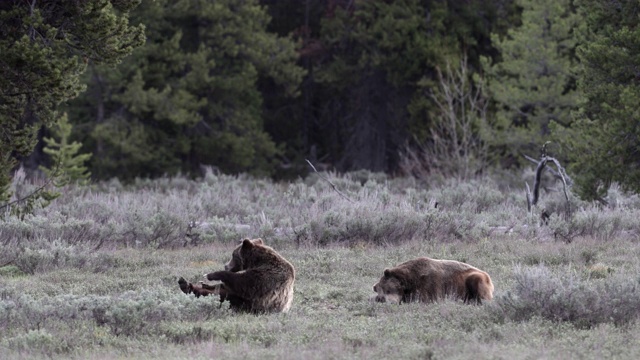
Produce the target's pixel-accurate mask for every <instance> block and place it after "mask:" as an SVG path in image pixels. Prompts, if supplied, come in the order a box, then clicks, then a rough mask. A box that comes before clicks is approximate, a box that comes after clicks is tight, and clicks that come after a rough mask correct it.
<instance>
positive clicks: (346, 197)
mask: <svg viewBox="0 0 640 360" xmlns="http://www.w3.org/2000/svg"><path fill="white" fill-rule="evenodd" d="M305 161H306V162H307V163H308V164H309V166H311V168H312V169H313V171H315V173H316V174H318V176H319V177H320V178H321V179H322V180H324V181H326V182H328V183H329V185H331V187H332V188H333V190H335V191H336V192H337V193H338V195H340V196H342V197H343V198H344V199H346V200H347V201H349V202H350V203H353V200H351V199H349V197H348V196H347V195H345V194H343V193H342V192H340V190H338V188H337V187H336V186H335V185H334V184H333V183H332V182H331V181H330V180H329V179H327V178H326V177H324V176H322V175H321V174H320V173H319V172H318V170H316V167H315V166H313V164H312V163H311V161H309V160H308V159H305Z"/></svg>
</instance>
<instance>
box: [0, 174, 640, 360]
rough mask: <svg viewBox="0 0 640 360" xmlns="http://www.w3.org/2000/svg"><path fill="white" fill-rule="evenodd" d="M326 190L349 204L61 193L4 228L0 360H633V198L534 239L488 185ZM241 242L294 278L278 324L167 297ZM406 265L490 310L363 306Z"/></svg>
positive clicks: (169, 192)
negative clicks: (467, 288) (465, 274)
mask: <svg viewBox="0 0 640 360" xmlns="http://www.w3.org/2000/svg"><path fill="white" fill-rule="evenodd" d="M359 175H360V176H362V174H359ZM356 180H357V181H356ZM332 181H333V182H334V183H335V184H336V185H337V186H339V188H340V190H341V191H342V192H344V193H346V194H347V195H348V196H349V197H350V198H351V199H352V202H349V201H348V200H346V199H344V198H342V197H340V196H339V195H337V193H336V192H335V191H333V190H332V189H331V188H330V187H329V186H327V184H326V183H324V182H314V181H313V180H312V179H308V180H307V182H302V181H299V182H296V183H293V184H275V183H271V182H267V181H262V180H252V179H248V178H242V177H240V178H234V177H214V176H209V177H207V178H206V179H204V181H200V182H197V181H189V180H186V179H181V178H175V179H160V180H157V181H140V182H138V183H137V184H135V185H134V186H129V187H122V186H121V185H119V184H115V185H114V184H113V183H112V184H100V185H98V186H97V187H94V188H93V189H91V190H88V189H75V188H69V189H68V191H67V194H66V195H65V196H64V197H63V198H62V199H60V201H56V202H54V204H52V205H51V206H49V207H48V208H46V209H43V210H40V211H39V212H38V213H36V214H35V215H34V216H31V217H28V218H27V219H25V220H24V221H18V220H16V219H13V218H7V219H5V220H4V221H3V222H0V264H6V265H4V266H2V267H0V358H2V359H20V358H24V359H37V358H77V359H86V358H92V359H119V358H136V359H178V358H184V359H187V358H188V359H193V358H196V359H199V358H202V359H210V358H222V357H233V358H247V359H254V358H255V359H258V358H278V359H280V358H283V359H299V358H304V359H332V358H334V359H349V358H357V359H360V358H403V359H469V358H478V359H496V358H497V359H539V358H562V359H585V358H593V359H607V358H611V359H636V358H640V343H638V341H637V339H638V338H639V337H640V323H639V322H638V318H640V293H639V292H640V246H638V237H639V234H640V232H639V228H640V225H639V224H638V222H637V219H638V218H640V216H639V215H640V210H639V208H640V206H639V204H640V202H639V201H637V198H636V197H635V196H628V195H624V196H623V195H620V194H618V195H617V198H616V199H617V206H616V207H615V208H609V209H599V208H596V207H594V206H591V205H590V204H583V203H579V202H577V200H576V204H577V205H578V207H577V208H576V212H575V216H574V217H573V218H572V219H570V220H563V219H561V218H559V217H557V218H556V219H554V220H553V221H554V224H555V225H554V226H555V227H552V226H551V225H550V226H549V227H540V226H539V224H538V219H537V218H536V217H535V216H533V215H529V214H527V212H526V209H524V207H525V203H524V201H523V192H522V191H520V190H519V189H515V190H511V189H509V188H507V187H502V186H498V185H497V184H496V183H494V182H491V181H482V182H472V183H467V184H455V183H451V184H447V185H443V186H442V187H438V188H433V189H421V188H419V187H418V186H417V185H416V184H413V183H411V181H410V180H407V179H393V180H392V179H388V180H385V179H380V177H379V175H378V176H377V177H375V180H370V181H369V182H365V183H364V184H362V182H361V179H351V178H350V177H349V175H346V176H343V177H335V176H333V177H332ZM555 195H556V194H554V195H548V196H549V201H551V200H554V201H555V200H556V199H554V198H552V196H555ZM543 196H545V194H543ZM558 196H560V195H558ZM433 199H435V200H437V201H438V202H439V204H440V205H439V207H438V210H434V209H431V208H430V207H429V204H430V203H431V202H432V200H433ZM544 199H545V198H544V197H543V200H544ZM192 221H195V222H198V224H196V226H191V227H190V226H189V223H190V222H192ZM556 230H563V231H567V234H568V233H569V232H570V233H571V234H572V236H573V238H572V239H571V242H570V243H567V242H566V241H565V238H563V237H558V236H557V235H556V236H555V237H554V234H553V233H554V231H556ZM188 232H190V235H191V237H187V236H185V234H187V233H188ZM194 235H196V236H194ZM243 236H251V237H258V236H261V237H263V238H264V239H265V241H266V242H267V244H269V245H271V246H273V247H275V248H276V249H277V250H278V251H279V252H280V253H281V254H282V255H283V256H285V257H286V258H287V259H289V260H290V261H291V262H292V263H293V264H294V266H295V267H296V271H297V278H296V285H295V295H294V303H293V306H292V309H291V311H290V312H289V313H287V314H276V315H259V316H255V315H248V314H234V313H232V312H230V311H229V309H228V307H227V305H226V304H224V305H222V306H220V304H219V303H218V301H217V300H216V299H213V298H199V299H196V298H195V297H193V296H188V295H185V294H183V293H182V292H180V290H179V288H178V285H177V279H178V277H180V276H183V277H185V278H186V279H188V280H190V281H199V280H200V278H201V276H202V274H203V273H205V272H209V271H212V270H216V269H220V268H222V266H223V264H224V262H226V261H227V260H228V258H229V256H230V253H231V250H232V248H233V247H234V246H235V242H236V241H237V240H239V239H241V238H242V237H243ZM194 239H196V240H195V241H194ZM417 256H430V257H434V258H446V259H454V260H460V261H465V262H468V263H470V264H472V265H474V266H476V267H479V268H480V269H483V270H485V271H487V272H488V273H489V274H490V275H491V277H492V279H493V282H494V285H495V288H496V291H495V294H494V295H495V299H494V301H492V302H490V303H487V304H484V305H481V306H468V305H464V304H462V303H460V302H456V301H451V300H450V301H444V302H441V303H437V304H430V305H425V304H405V305H400V306H398V305H395V306H394V305H388V304H377V303H373V302H371V301H370V298H371V297H372V296H373V295H374V293H373V290H372V286H373V284H374V283H375V282H376V281H377V280H378V278H379V277H380V276H381V275H382V271H383V269H384V268H385V267H389V266H392V265H395V264H398V263H400V262H402V261H405V260H408V259H411V258H414V257H417Z"/></svg>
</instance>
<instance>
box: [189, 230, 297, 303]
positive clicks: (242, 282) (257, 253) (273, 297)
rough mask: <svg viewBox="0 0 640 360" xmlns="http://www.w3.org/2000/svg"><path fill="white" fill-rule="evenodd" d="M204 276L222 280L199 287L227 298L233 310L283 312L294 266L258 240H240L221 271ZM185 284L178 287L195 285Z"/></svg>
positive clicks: (290, 298) (288, 300) (289, 297)
mask: <svg viewBox="0 0 640 360" xmlns="http://www.w3.org/2000/svg"><path fill="white" fill-rule="evenodd" d="M204 276H205V278H207V279H208V280H219V281H221V282H222V284H221V287H220V288H216V287H215V286H216V285H214V286H211V285H204V284H203V287H204V289H205V290H207V289H211V290H213V292H212V293H214V294H220V301H225V300H228V301H229V302H230V306H231V308H232V309H233V310H236V311H246V312H252V313H268V312H287V311H288V310H289V308H290V307H291V303H292V301H293V283H294V281H295V269H294V268H293V265H291V263H289V262H288V261H287V260H286V259H285V258H283V257H282V256H281V255H280V254H278V253H277V252H276V251H275V250H273V249H272V248H270V247H269V246H266V245H264V242H263V241H262V239H254V240H249V239H244V240H243V241H242V243H241V244H240V245H239V246H238V247H237V248H236V249H235V250H234V251H233V253H232V256H231V260H230V261H229V262H228V263H227V264H225V266H224V270H223V271H216V272H213V273H210V274H205V275H204ZM185 282H186V281H185ZM189 285H191V284H187V285H182V284H181V288H182V287H183V286H184V287H185V288H187V289H190V290H191V291H193V289H194V288H195V289H197V286H196V287H194V286H193V285H191V288H189ZM183 291H184V290H183ZM198 291H200V290H198ZM185 292H186V291H185ZM194 293H195V292H194ZM199 294H200V292H199V293H198V294H196V296H198V295H199Z"/></svg>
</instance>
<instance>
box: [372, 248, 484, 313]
mask: <svg viewBox="0 0 640 360" xmlns="http://www.w3.org/2000/svg"><path fill="white" fill-rule="evenodd" d="M373 291H375V292H376V293H377V296H376V298H375V299H376V301H378V302H395V303H405V302H412V301H421V302H434V301H438V300H442V299H444V298H445V297H454V298H457V299H461V300H463V301H464V302H465V303H474V304H480V303H481V302H482V301H483V300H491V299H492V298H493V283H492V282H491V278H490V277H489V274H487V273H486V272H484V271H482V270H480V269H477V268H475V267H473V266H471V265H469V264H465V263H462V262H459V261H454V260H436V259H430V258H427V257H421V258H417V259H414V260H409V261H407V262H404V263H402V264H400V265H398V266H396V267H393V268H390V269H385V270H384V275H383V276H382V278H380V281H378V283H377V284H375V285H374V286H373Z"/></svg>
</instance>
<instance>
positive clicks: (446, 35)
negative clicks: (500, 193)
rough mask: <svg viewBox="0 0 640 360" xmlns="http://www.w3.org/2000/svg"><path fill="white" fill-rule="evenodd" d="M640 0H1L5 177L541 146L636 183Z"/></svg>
mask: <svg viewBox="0 0 640 360" xmlns="http://www.w3.org/2000/svg"><path fill="white" fill-rule="evenodd" d="M639 16H640V5H639V3H638V2H637V1H632V0H620V1H609V2H606V4H605V3H604V2H601V1H596V0H559V1H556V0H476V1H458V0H398V1H383V0H278V1H276V0H261V1H258V0H245V1H237V0H217V1H204V0H178V1H173V0H155V1H151V0H142V1H135V0H90V1H38V2H36V1H22V0H13V1H4V2H2V4H0V53H2V56H1V57H0V71H1V75H2V76H0V91H1V92H0V124H1V125H2V129H3V130H2V135H1V138H0V155H1V158H0V169H2V171H1V175H0V190H1V191H0V193H1V194H2V199H0V200H3V201H5V202H6V201H9V199H10V196H11V179H12V177H13V176H14V175H13V174H14V171H15V169H16V168H17V167H18V166H19V165H22V166H24V167H25V168H26V169H28V170H36V169H41V170H43V171H44V172H45V173H46V174H48V175H49V176H51V177H56V176H58V177H59V176H64V177H66V179H64V180H63V181H78V180H82V179H87V178H88V177H89V176H90V177H91V178H92V179H94V180H103V179H110V178H113V177H117V178H119V179H121V180H123V181H128V180H132V179H134V178H140V177H143V178H146V177H151V178H153V177H158V176H162V175H173V174H178V173H182V174H189V175H192V176H200V175H202V171H203V168H205V167H213V168H215V169H217V170H218V171H220V172H222V173H228V174H237V173H250V174H253V175H256V176H269V177H273V178H277V179H288V178H293V177H297V176H299V175H303V174H305V173H307V172H308V171H309V170H310V169H309V167H308V165H307V163H306V162H305V159H309V160H310V161H311V162H312V163H313V164H315V165H316V166H317V167H318V168H319V169H325V170H328V169H330V170H336V171H340V172H347V171H355V170H361V169H364V170H369V171H373V172H385V173H388V174H393V175H411V176H416V177H421V178H428V177H430V176H440V177H457V178H460V179H470V178H475V177H478V176H482V175H485V174H488V173H490V172H492V171H493V170H495V169H501V170H502V169H507V170H513V169H518V168H521V167H523V166H524V165H525V164H527V163H528V160H527V159H526V158H525V157H524V155H528V156H531V157H534V158H537V157H538V156H539V151H540V147H541V146H542V144H544V143H545V142H551V143H550V145H549V146H548V149H549V151H550V152H551V153H552V154H553V156H555V157H557V158H558V159H560V160H561V161H562V162H563V163H565V164H569V170H570V174H571V176H572V177H573V179H574V180H575V183H576V185H577V186H576V189H577V192H578V194H580V195H581V196H582V197H583V198H585V199H602V197H603V196H604V195H605V194H606V191H607V189H608V188H609V186H610V185H611V184H612V183H613V182H617V183H620V184H621V185H622V187H623V188H624V189H626V190H632V191H638V190H640V151H639V150H640V147H639V145H638V144H639V143H640V142H639V136H640V126H638V125H639V123H640V113H639V112H640V110H638V109H639V107H638V103H639V99H640V72H639V71H638V69H639V68H640V28H639V27H638V24H639V23H640V21H638V20H640V19H639Z"/></svg>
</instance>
